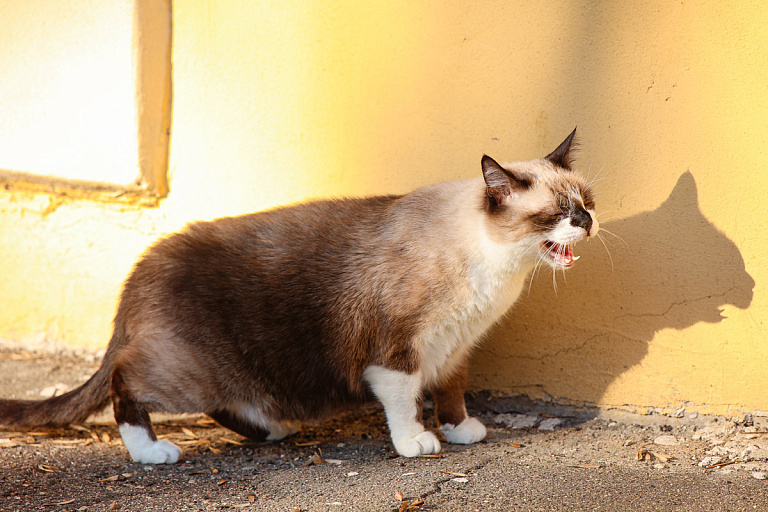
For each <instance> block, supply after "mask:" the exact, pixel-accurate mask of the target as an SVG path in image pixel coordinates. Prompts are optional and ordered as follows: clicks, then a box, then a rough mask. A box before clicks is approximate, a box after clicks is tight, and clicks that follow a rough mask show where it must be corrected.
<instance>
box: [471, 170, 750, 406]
mask: <svg viewBox="0 0 768 512" xmlns="http://www.w3.org/2000/svg"><path fill="white" fill-rule="evenodd" d="M604 228H605V231H603V234H602V236H603V238H604V240H605V241H606V242H607V244H608V248H609V249H610V255H609V253H608V252H607V251H606V250H605V248H604V247H603V246H602V244H601V243H600V242H599V241H592V242H591V243H581V244H579V245H578V246H577V247H576V250H577V253H581V255H582V256H583V259H582V260H581V261H580V262H578V264H577V265H576V266H575V267H574V268H573V269H572V270H571V271H569V272H567V273H566V276H565V281H566V282H565V283H564V282H563V281H564V279H563V275H562V274H560V275H558V276H557V285H558V286H557V292H555V290H554V287H553V285H552V280H551V275H552V272H551V270H550V269H549V268H542V269H540V271H539V273H538V275H537V276H536V277H535V279H534V281H533V283H532V287H531V291H530V294H529V295H528V296H526V292H523V296H522V297H521V298H520V302H519V303H518V304H516V305H515V306H514V307H513V308H512V310H511V312H510V313H509V314H508V315H507V316H506V317H505V318H504V320H502V321H501V322H500V324H499V325H497V326H496V327H495V328H494V329H493V331H492V332H491V334H490V336H489V339H488V340H487V341H486V343H484V344H482V345H481V347H480V349H479V350H478V352H477V354H476V356H475V360H474V364H473V368H474V370H473V376H472V382H471V387H472V388H474V389H496V390H502V391H504V392H507V393H510V394H520V393H524V394H526V395H529V396H530V397H532V398H537V399H544V400H549V399H555V400H556V401H557V400H558V399H559V400H560V401H562V399H563V398H565V399H566V400H567V401H569V402H575V403H587V404H589V403H597V402H600V399H601V397H602V396H603V394H604V392H605V391H606V389H607V387H608V386H609V385H610V384H611V382H613V381H614V380H615V379H617V378H619V377H620V376H621V374H622V373H623V372H625V371H626V370H628V369H629V368H630V367H632V366H634V365H637V364H639V363H640V362H641V361H642V360H643V358H644V357H645V355H646V354H647V352H648V344H649V343H650V342H651V341H652V340H653V338H654V336H655V334H656V333H657V332H659V331H661V330H662V329H677V330H681V329H685V328H688V327H690V326H693V325H694V324H697V323H699V322H708V323H716V322H721V321H722V320H723V319H724V317H723V314H722V313H723V306H725V305H732V306H735V307H738V308H741V309H746V308H747V307H749V305H750V303H751V302H752V289H753V287H754V285H755V282H754V280H753V279H752V277H751V276H750V275H749V274H748V273H747V272H746V270H745V265H744V260H743V258H742V257H741V253H740V252H739V249H738V248H737V247H736V245H735V244H734V243H733V242H732V241H731V240H729V239H728V238H727V237H726V236H725V235H723V234H722V233H721V232H720V231H718V229H717V228H716V227H715V226H714V225H712V223H710V222H709V221H708V220H707V219H706V218H705V217H704V215H703V214H702V212H701V210H700V208H699V204H698V193H697V188H696V182H695V180H694V178H693V175H691V173H690V172H686V173H684V174H683V175H682V176H680V178H679V180H678V182H677V184H676V186H675V188H674V189H673V190H672V193H671V194H670V196H669V198H667V199H666V200H665V201H664V203H662V204H661V206H659V208H657V209H656V210H654V211H650V212H645V213H641V214H638V215H635V216H633V217H630V218H627V219H623V220H619V221H615V222H607V223H605V225H604ZM608 231H610V232H611V233H613V234H614V235H611V234H608V233H607V232H608ZM617 237H620V239H619V238H617ZM612 267H613V270H612ZM686 350H687V349H686ZM690 350H696V347H693V346H692V347H690ZM681 371H689V368H685V369H681ZM669 378H674V375H670V376H669Z"/></svg>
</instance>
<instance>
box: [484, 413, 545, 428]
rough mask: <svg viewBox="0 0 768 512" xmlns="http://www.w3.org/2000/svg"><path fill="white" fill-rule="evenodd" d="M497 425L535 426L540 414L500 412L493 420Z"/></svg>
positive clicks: (509, 426)
mask: <svg viewBox="0 0 768 512" xmlns="http://www.w3.org/2000/svg"><path fill="white" fill-rule="evenodd" d="M493 421H494V422H495V423H496V424H497V425H504V426H505V427H507V428H511V429H521V428H533V427H535V426H536V423H538V421H539V418H538V416H528V415H526V414H499V415H497V416H496V418H495V419H494V420H493Z"/></svg>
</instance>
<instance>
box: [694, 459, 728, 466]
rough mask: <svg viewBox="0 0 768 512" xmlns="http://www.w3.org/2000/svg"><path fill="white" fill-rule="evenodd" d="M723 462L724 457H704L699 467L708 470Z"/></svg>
mask: <svg viewBox="0 0 768 512" xmlns="http://www.w3.org/2000/svg"><path fill="white" fill-rule="evenodd" d="M721 460H723V459H722V457H704V458H703V459H701V462H699V467H702V468H706V467H708V466H711V465H713V464H717V463H718V462H720V461H721Z"/></svg>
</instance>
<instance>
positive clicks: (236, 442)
mask: <svg viewBox="0 0 768 512" xmlns="http://www.w3.org/2000/svg"><path fill="white" fill-rule="evenodd" d="M219 441H224V442H225V443H229V444H234V445H237V446H244V445H245V443H241V442H240V441H235V440H234V439H228V438H226V437H220V438H219Z"/></svg>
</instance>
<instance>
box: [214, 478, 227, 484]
mask: <svg viewBox="0 0 768 512" xmlns="http://www.w3.org/2000/svg"><path fill="white" fill-rule="evenodd" d="M225 483H227V479H226V478H224V479H222V480H219V483H217V484H216V485H224V484H225Z"/></svg>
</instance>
